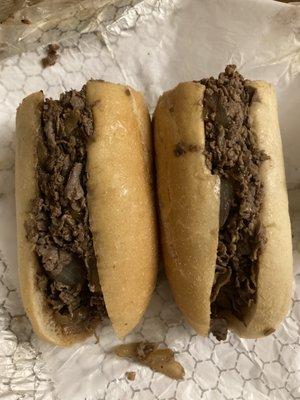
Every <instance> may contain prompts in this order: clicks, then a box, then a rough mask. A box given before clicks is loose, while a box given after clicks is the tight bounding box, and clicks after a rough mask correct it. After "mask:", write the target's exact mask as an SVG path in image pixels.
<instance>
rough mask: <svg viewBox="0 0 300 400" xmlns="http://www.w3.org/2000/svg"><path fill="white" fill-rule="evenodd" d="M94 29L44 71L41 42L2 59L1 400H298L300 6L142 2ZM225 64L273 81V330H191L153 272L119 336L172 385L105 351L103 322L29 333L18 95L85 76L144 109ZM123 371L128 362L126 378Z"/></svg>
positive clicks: (262, 1)
mask: <svg viewBox="0 0 300 400" xmlns="http://www.w3.org/2000/svg"><path fill="white" fill-rule="evenodd" d="M101 34H102V37H103V40H100V34H99V33H88V34H84V35H82V36H81V38H80V40H79V41H70V42H69V43H68V46H67V45H65V46H64V47H63V49H62V52H61V55H60V59H59V61H58V63H57V64H56V65H55V66H54V67H51V68H48V69H45V70H42V69H41V67H40V64H39V60H40V58H41V57H42V56H43V49H42V48H38V49H37V50H36V51H33V52H28V53H24V54H23V55H19V56H15V57H13V58H10V59H7V60H4V61H2V62H1V63H0V127H1V130H0V144H1V146H0V188H1V190H0V192H1V197H0V218H1V227H0V250H1V261H0V395H2V398H4V399H19V398H21V397H22V396H24V397H25V398H28V399H31V398H33V399H49V400H50V399H54V398H55V399H58V398H60V399H62V400H69V399H72V400H77V399H78V400H82V399H93V400H94V399H107V400H115V399H116V400H123V399H124V400H127V399H134V400H140V399H141V400H150V399H162V400H165V399H178V400H183V399H184V400H194V399H200V398H202V399H211V400H218V399H246V400H252V399H253V400H254V399H255V400H267V399H274V400H277V399H284V400H286V399H299V398H300V386H299V382H300V340H299V333H300V254H299V252H300V164H299V152H300V131H299V130H300V128H299V126H300V125H299V118H300V117H299V110H300V90H299V88H300V7H298V6H293V5H287V4H281V3H277V2H273V1H272V0H248V1H240V0H227V1H226V2H224V1H222V0H203V1H199V0H174V1H171V0H162V1H159V0H157V1H155V0H152V1H151V0H147V1H143V2H141V3H139V4H137V5H136V6H134V7H132V8H130V9H129V10H128V11H126V12H125V13H121V17H120V18H118V19H117V20H116V21H115V22H114V23H111V24H109V25H108V26H107V27H106V28H105V29H103V31H102V32H101ZM227 63H236V64H237V66H238V68H239V69H240V71H241V72H242V73H243V74H244V75H245V76H247V77H249V78H253V79H266V80H268V81H270V82H272V83H273V84H274V85H275V86H276V89H277V93H278V102H279V114H280V124H281V131H282V139H283V144H284V154H285V161H286V172H287V182H288V186H289V188H290V205H291V218H292V223H293V233H294V249H295V250H294V260H295V262H294V266H295V288H296V289H295V295H294V302H293V307H292V310H291V313H290V315H289V316H288V318H286V320H285V321H284V324H283V325H282V326H281V327H280V329H279V330H278V331H277V332H275V333H274V334H272V335H271V336H269V337H267V338H264V339H260V340H240V339H238V338H237V337H236V336H235V335H233V334H230V335H229V336H228V340H226V341H225V342H221V343H219V342H217V341H216V340H215V339H214V338H212V337H210V338H201V337H198V336H196V334H195V332H194V331H193V330H192V329H191V328H189V326H188V325H187V324H186V323H185V321H184V320H183V318H182V315H181V314H180V313H179V311H178V310H177V308H176V306H175V305H174V303H173V300H172V297H171V294H170V291H169V289H168V285H167V282H166V281H165V279H163V278H161V279H160V280H159V283H158V286H157V289H156V292H155V294H154V296H153V299H152V302H151V304H150V306H149V309H148V310H147V313H146V315H145V317H144V319H143V321H142V322H141V324H140V325H139V326H138V327H137V329H136V330H135V332H134V333H133V334H131V335H130V336H129V337H127V338H126V341H127V342H130V341H136V340H150V341H158V342H162V343H164V344H165V345H167V346H170V347H171V348H173V349H174V350H176V351H177V352H178V354H177V356H176V357H177V359H178V360H179V361H180V362H181V363H182V364H183V366H184V368H185V370H186V377H185V379H184V380H183V381H180V382H176V381H172V380H170V379H169V378H166V377H164V376H162V375H159V374H154V373H153V372H152V371H150V370H148V369H147V368H144V367H141V366H139V365H136V364H134V363H131V362H130V361H127V360H122V359H121V360H120V359H117V358H116V357H115V356H114V355H113V354H112V353H111V349H112V347H113V346H114V345H116V344H118V343H120V341H118V340H117V338H116V337H115V335H114V334H113V331H112V328H111V326H110V325H109V324H108V323H106V322H105V323H104V325H103V326H102V327H101V329H99V331H98V334H99V335H100V340H99V343H96V338H90V339H89V340H88V341H87V342H85V343H83V344H79V345H77V346H74V347H72V348H70V349H60V348H57V347H53V346H50V345H47V344H45V343H41V342H39V341H38V340H37V339H36V337H35V336H34V334H33V333H32V331H31V327H30V324H29V322H28V320H27V318H26V317H25V315H24V311H23V308H22V305H21V301H20V297H19V292H18V282H17V263H16V234H15V209H14V183H13V179H14V171H13V169H14V118H15V109H16V107H17V105H18V104H19V102H20V101H21V99H22V98H23V97H24V96H25V95H27V94H29V93H31V92H33V91H36V90H40V89H43V90H44V92H45V94H46V96H48V97H50V96H52V97H57V96H58V94H59V93H60V92H62V91H64V90H67V89H70V88H75V89H79V88H80V87H81V86H82V85H83V84H84V83H85V81H86V80H87V79H89V78H91V77H93V78H102V79H106V80H112V81H116V82H126V83H128V84H131V85H133V86H135V87H136V88H138V89H140V90H142V91H144V92H145V95H146V97H147V100H148V103H149V105H150V108H151V110H153V108H154V106H155V104H156V101H157V99H158V96H159V95H160V94H161V93H162V91H163V90H166V89H169V88H172V87H173V86H174V85H176V84H177V83H178V82H180V81H184V80H190V79H200V78H202V77H206V76H210V75H217V74H218V73H219V72H221V71H222V70H223V69H224V67H225V65H226V64H227ZM126 371H136V379H135V381H133V382H130V381H128V380H126V377H125V372H126Z"/></svg>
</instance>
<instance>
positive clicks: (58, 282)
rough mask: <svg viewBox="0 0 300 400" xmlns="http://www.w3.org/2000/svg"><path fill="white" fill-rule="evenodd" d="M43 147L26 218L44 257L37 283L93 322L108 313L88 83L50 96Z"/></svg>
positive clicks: (66, 309)
mask: <svg viewBox="0 0 300 400" xmlns="http://www.w3.org/2000/svg"><path fill="white" fill-rule="evenodd" d="M41 122H42V135H41V137H40V138H39V139H40V140H39V146H38V151H37V154H38V167H37V179H38V187H39V197H38V198H37V199H35V200H34V201H33V204H32V212H31V213H30V215H29V216H28V219H27V221H26V232H27V238H28V239H29V240H30V241H31V242H32V243H34V245H35V251H36V254H37V256H38V258H39V261H40V266H41V268H40V271H39V273H38V276H37V284H38V286H39V287H40V289H41V290H43V291H44V292H45V294H46V296H47V301H48V304H49V305H50V306H51V307H52V309H53V310H54V311H55V313H56V314H57V313H59V314H60V316H68V317H70V318H71V319H72V320H73V322H76V323H82V322H84V323H87V324H88V323H89V322H90V321H92V320H94V319H95V318H100V316H105V315H106V310H105V304H104V301H103V296H102V293H101V288H100V284H99V279H98V273H97V263H96V257H95V253H94V248H93V238H92V233H91V230H90V226H89V216H88V207H87V172H86V161H87V150H86V146H87V140H88V138H89V137H91V136H92V135H93V129H94V128H93V118H92V113H91V109H90V107H89V106H88V104H87V102H86V98H85V88H83V89H82V90H81V91H80V92H77V91H75V90H72V91H70V92H66V93H64V94H62V95H61V97H60V99H59V100H52V99H46V100H45V102H44V107H43V112H42V121H41Z"/></svg>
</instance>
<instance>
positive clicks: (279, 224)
mask: <svg viewBox="0 0 300 400" xmlns="http://www.w3.org/2000/svg"><path fill="white" fill-rule="evenodd" d="M249 86H251V87H253V88H254V89H255V90H256V92H255V95H254V97H253V100H252V104H251V108H250V122H251V127H252V130H253V132H254V133H255V134H256V136H257V141H258V146H259V148H260V149H261V150H264V151H265V153H266V154H267V155H268V156H269V157H270V160H267V161H265V163H264V164H263V166H262V169H261V178H262V181H263V184H264V199H263V205H262V211H261V222H262V224H263V226H265V228H266V235H267V243H266V246H265V248H264V249H263V252H262V254H261V256H260V258H259V265H258V286H257V300H256V304H255V306H254V307H253V308H252V310H251V312H250V313H249V315H248V316H247V327H245V326H244V325H243V324H241V323H240V322H239V321H237V320H233V321H232V322H231V326H232V328H233V329H234V330H235V331H236V332H237V333H238V334H239V335H240V336H241V337H246V338H257V337H261V336H265V335H267V334H270V333H272V332H273V331H274V330H275V329H277V328H278V326H279V324H280V323H281V321H282V320H283V318H284V317H285V316H286V315H287V313H288V311H289V308H290V304H291V299H292V282H293V259H292V240H291V226H290V218H289V212H288V197H287V190H286V183H285V171H284V161H283V153H282V144H281V136H280V129H279V123H278V113H277V100H276V93H275V90H274V88H273V86H272V85H271V84H269V83H267V82H263V81H253V82H249Z"/></svg>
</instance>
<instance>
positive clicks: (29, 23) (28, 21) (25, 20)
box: [21, 18, 31, 25]
mask: <svg viewBox="0 0 300 400" xmlns="http://www.w3.org/2000/svg"><path fill="white" fill-rule="evenodd" d="M21 22H22V24H25V25H31V21H30V20H29V19H27V18H23V19H21Z"/></svg>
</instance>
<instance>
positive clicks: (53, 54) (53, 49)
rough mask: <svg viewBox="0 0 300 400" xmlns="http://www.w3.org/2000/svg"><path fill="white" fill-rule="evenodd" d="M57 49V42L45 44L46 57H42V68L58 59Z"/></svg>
mask: <svg viewBox="0 0 300 400" xmlns="http://www.w3.org/2000/svg"><path fill="white" fill-rule="evenodd" d="M58 49H59V45H58V44H49V45H48V46H47V57H44V58H43V59H42V66H43V68H47V67H50V66H51V65H54V64H55V63H56V61H57V59H58V54H57V51H58Z"/></svg>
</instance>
